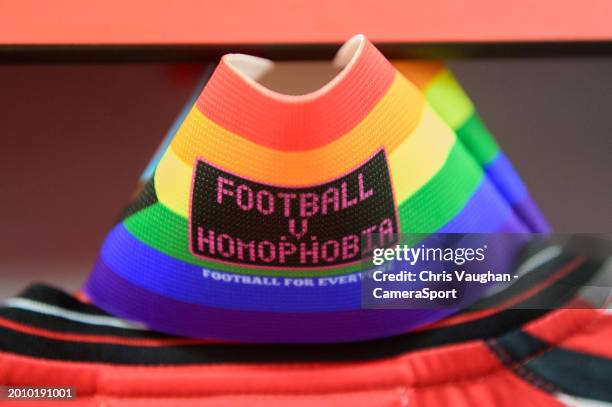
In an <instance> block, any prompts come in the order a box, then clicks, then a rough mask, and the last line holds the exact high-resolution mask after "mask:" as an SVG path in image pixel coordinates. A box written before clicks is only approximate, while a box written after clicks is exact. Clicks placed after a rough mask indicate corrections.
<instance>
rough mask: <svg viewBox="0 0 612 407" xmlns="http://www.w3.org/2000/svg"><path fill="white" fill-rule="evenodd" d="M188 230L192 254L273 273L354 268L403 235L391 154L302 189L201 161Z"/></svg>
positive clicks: (194, 186)
mask: <svg viewBox="0 0 612 407" xmlns="http://www.w3.org/2000/svg"><path fill="white" fill-rule="evenodd" d="M189 227H190V229H189V234H190V236H189V245H190V250H191V252H192V254H193V255H195V256H199V257H205V258H208V259H211V260H220V261H224V262H230V263H236V264H245V265H250V266H260V267H271V268H274V267H280V268H325V267H331V266H340V265H345V264H349V263H355V262H358V261H361V260H363V259H364V258H365V257H367V256H368V255H369V254H370V253H371V251H372V250H373V249H374V248H375V247H381V246H387V245H389V244H392V243H394V242H395V240H396V237H397V234H398V232H399V231H398V221H397V211H396V208H395V201H394V197H393V188H392V185H391V179H390V176H389V169H388V166H387V159H386V155H385V152H384V150H381V151H379V152H378V153H377V154H375V155H374V156H373V157H372V158H370V159H369V160H368V161H367V162H366V163H364V164H363V165H361V166H360V167H358V168H356V169H355V170H353V171H352V172H350V173H348V174H347V175H344V176H342V177H340V178H337V179H334V180H332V181H330V182H327V183H324V184H318V185H313V186H310V187H301V188H286V187H279V186H275V185H267V184H262V183H258V182H254V181H251V180H248V179H245V178H242V177H240V176H237V175H234V174H231V173H228V172H226V171H223V170H221V169H219V168H217V167H215V166H213V165H211V164H209V163H207V162H206V161H204V160H202V159H198V160H197V161H196V168H195V172H194V180H193V183H192V196H191V208H190V215H189Z"/></svg>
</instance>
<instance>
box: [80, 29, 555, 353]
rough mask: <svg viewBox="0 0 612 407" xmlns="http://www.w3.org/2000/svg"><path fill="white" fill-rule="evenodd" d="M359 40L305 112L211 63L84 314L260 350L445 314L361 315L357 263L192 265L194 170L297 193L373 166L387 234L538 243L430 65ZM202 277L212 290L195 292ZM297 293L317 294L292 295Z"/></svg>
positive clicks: (527, 206) (519, 196)
mask: <svg viewBox="0 0 612 407" xmlns="http://www.w3.org/2000/svg"><path fill="white" fill-rule="evenodd" d="M357 39H358V40H359V41H360V43H359V48H358V50H357V52H356V53H355V56H354V57H353V58H352V59H351V61H350V62H349V63H348V65H347V66H346V67H345V68H344V70H343V71H342V72H341V73H340V74H339V75H338V76H337V77H336V78H335V79H334V80H332V82H330V84H329V85H326V86H325V87H324V88H323V89H322V90H321V91H317V92H315V93H313V94H309V95H306V96H296V97H283V96H278V95H274V94H272V93H271V92H270V91H268V90H266V89H262V87H261V86H260V85H258V84H255V83H254V81H252V80H248V79H245V77H244V74H241V73H238V72H237V68H236V66H234V65H233V64H232V62H231V61H232V59H231V56H226V57H224V58H223V59H222V60H221V62H220V64H219V65H218V67H217V68H216V70H215V72H214V73H213V75H212V77H211V78H210V80H209V81H208V83H207V85H206V86H205V88H204V90H203V92H202V93H201V95H200V96H199V98H198V99H197V101H196V102H195V104H194V105H193V106H192V107H191V109H190V110H189V112H188V113H187V114H186V115H185V118H184V120H183V122H182V125H180V126H178V127H177V129H176V132H175V134H173V135H172V140H171V142H170V144H169V146H168V147H167V148H165V152H164V153H163V155H161V158H160V159H159V162H158V163H157V162H156V161H155V163H156V166H155V170H154V173H153V175H152V177H151V178H149V179H148V180H147V183H146V184H145V186H144V187H143V189H142V192H141V193H140V196H139V197H138V198H137V200H136V201H135V202H134V203H133V204H132V205H131V207H130V208H128V210H127V211H126V213H125V214H126V216H125V217H124V218H123V219H122V220H121V222H120V223H119V224H117V225H116V226H115V227H114V228H113V229H112V230H111V232H110V233H109V235H108V237H107V239H106V241H105V243H104V245H103V247H102V249H101V251H100V256H99V258H98V261H97V263H96V266H95V269H94V271H93V273H92V276H91V278H90V280H89V282H88V283H87V285H86V289H85V291H86V293H87V294H88V295H89V296H90V297H91V299H92V300H93V301H94V302H95V303H96V304H97V305H99V306H100V307H102V308H103V309H105V310H107V311H109V312H112V313H114V314H116V315H119V316H122V317H125V318H128V319H131V320H136V321H139V322H142V323H145V324H147V325H148V326H151V327H153V328H155V329H158V330H161V331H165V332H169V333H174V334H180V335H189V336H197V337H207V338H224V339H231V340H247V341H258V342H262V341H265V342H270V341H271V342H311V341H315V342H321V341H323V342H330V341H350V340H357V339H367V338H371V337H379V336H384V335H391V334H397V333H400V332H405V331H406V330H409V329H411V328H414V327H417V326H419V325H422V324H423V323H426V322H430V321H432V320H437V319H439V318H441V317H443V316H444V315H446V314H448V313H450V312H454V310H450V309H449V310H435V311H434V310H428V311H420V312H417V311H414V312H407V311H403V312H398V311H391V310H389V311H385V312H373V311H371V310H362V309H360V284H359V278H358V273H359V272H360V271H361V268H362V265H361V264H359V263H346V264H339V265H335V266H334V267H318V266H316V265H311V266H308V267H301V268H291V267H287V268H283V267H280V268H279V267H266V266H265V265H264V266H262V265H255V264H248V263H246V264H245V263H244V262H243V263H239V262H232V261H221V260H219V259H216V258H210V257H202V256H198V255H194V252H193V246H192V245H191V243H190V236H191V238H192V239H193V235H191V230H190V221H191V218H190V217H191V216H192V214H191V212H190V211H191V206H190V205H191V204H192V199H193V193H194V192H193V191H194V190H195V189H194V188H195V180H194V179H195V176H196V172H197V171H196V166H197V165H198V164H197V163H198V162H200V161H199V160H205V161H206V162H207V163H209V164H210V165H211V166H214V167H216V168H220V169H222V170H224V171H227V172H228V173H230V174H233V175H236V176H239V177H242V178H244V179H248V180H251V181H253V182H256V183H259V184H262V185H271V186H282V187H284V188H308V187H311V186H317V185H322V184H325V183H328V182H330V180H336V179H340V178H341V177H343V176H346V174H349V173H351V171H354V170H355V169H356V168H360V165H363V163H364V162H366V161H367V160H368V159H369V158H370V157H373V156H374V155H375V154H377V152H380V151H383V152H384V156H385V159H386V165H387V168H388V173H389V178H390V186H389V188H390V190H391V191H388V192H389V193H392V196H393V203H394V206H395V208H396V214H397V220H398V230H394V232H401V233H408V234H414V233H426V234H429V233H458V232H461V233H470V232H478V233H541V232H547V231H548V225H547V224H546V221H545V220H544V218H543V217H542V215H541V214H540V212H539V211H538V209H537V207H536V205H535V204H534V202H533V200H532V199H531V197H530V196H529V194H528V193H527V189H526V188H525V186H524V184H523V183H522V182H521V180H520V178H519V177H518V175H517V174H516V172H515V171H514V169H513V168H512V166H511V164H510V162H509V161H508V159H507V157H506V156H505V155H504V154H503V153H502V152H501V151H500V149H499V146H498V145H497V143H496V142H495V141H494V139H493V138H492V136H491V135H490V134H489V132H488V130H487V129H486V127H485V126H484V124H483V123H482V122H481V120H480V118H479V117H478V114H477V113H476V112H475V110H474V107H473V105H472V103H471V102H470V100H469V98H468V97H467V96H466V95H465V93H464V92H463V91H462V89H461V87H460V86H459V85H458V84H457V82H456V81H455V80H454V78H453V76H452V74H451V73H450V72H449V71H448V70H447V69H446V68H444V67H443V66H442V65H439V64H435V63H430V62H406V61H397V62H395V63H393V64H391V63H390V62H388V61H387V60H386V59H385V58H384V57H383V56H382V55H381V54H380V53H379V52H378V51H377V50H376V48H375V47H374V46H373V45H372V44H371V43H369V42H368V41H367V40H365V39H363V38H359V37H358V38H357ZM352 41H353V42H354V41H355V40H352ZM341 52H342V51H341ZM150 172H151V171H149V173H150ZM146 178H147V177H145V179H146ZM380 185H382V184H380ZM362 192H363V191H362ZM239 221H240V219H236V218H234V217H228V218H226V219H220V220H219V222H221V223H223V222H226V223H228V224H230V223H231V224H236V223H237V222H239ZM352 221H353V220H348V221H345V222H348V223H347V224H346V225H335V226H334V227H340V228H342V227H348V228H350V227H351V224H350V223H351V222H352ZM381 225H382V224H381ZM239 226H240V225H239V224H238V225H237V227H239ZM381 230H382V226H381ZM198 236H199V237H198V238H200V237H201V236H200V235H198ZM231 244H232V245H234V244H238V243H235V242H234V241H232V242H231ZM298 244H299V242H298V241H296V242H295V247H298ZM232 247H233V246H232ZM279 247H280V246H279ZM300 247H301V246H300ZM330 247H331V246H330ZM343 250H344V246H343ZM207 272H208V273H214V274H212V275H213V276H216V278H213V279H210V278H209V279H205V278H203V277H202V275H203V273H207ZM247 277H250V278H247ZM305 277H311V278H314V279H315V280H314V281H315V287H313V288H311V289H304V288H303V287H297V286H296V284H295V279H300V278H305ZM278 285H280V286H281V287H278ZM160 309H161V310H160ZM296 313H298V314H296ZM245 326H249V329H245Z"/></svg>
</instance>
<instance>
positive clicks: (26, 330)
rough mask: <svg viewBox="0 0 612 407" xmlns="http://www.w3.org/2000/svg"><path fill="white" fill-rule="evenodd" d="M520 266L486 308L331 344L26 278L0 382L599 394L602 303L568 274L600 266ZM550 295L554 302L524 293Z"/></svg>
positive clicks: (503, 396)
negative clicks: (147, 319) (196, 321)
mask: <svg viewBox="0 0 612 407" xmlns="http://www.w3.org/2000/svg"><path fill="white" fill-rule="evenodd" d="M518 267H519V269H520V270H523V271H524V272H528V274H525V275H524V277H523V278H521V279H520V280H519V281H518V282H517V283H516V284H515V285H513V286H512V288H511V289H509V290H506V291H504V292H501V293H498V294H495V295H493V296H490V297H487V298H484V299H483V300H482V301H486V302H487V304H488V305H489V307H487V308H486V309H480V310H466V311H463V312H461V313H459V314H457V315H455V316H453V317H451V318H447V319H444V320H441V321H438V322H437V323H435V324H432V325H428V326H426V327H423V328H422V329H419V330H417V331H414V332H410V333H407V334H404V335H400V336H394V337H388V338H382V339H378V340H372V341H366V342H353V343H342V344H282V345H279V344H273V345H270V344H237V343H223V342H218V341H210V340H198V339H190V338H181V337H174V336H169V335H164V334H161V333H157V332H151V331H147V330H143V329H142V328H141V327H139V326H134V325H131V324H128V323H126V322H125V321H123V320H120V319H118V318H115V317H113V316H110V315H108V314H106V313H104V312H103V311H101V310H100V309H98V308H96V307H95V306H92V305H91V304H87V303H83V302H81V301H79V300H77V299H76V298H74V297H72V296H70V295H68V294H66V293H64V292H62V291H59V290H56V289H53V288H51V287H47V286H33V287H30V288H29V289H28V290H26V291H25V292H23V293H22V294H20V295H19V296H17V297H14V298H11V299H8V300H7V301H5V303H4V304H3V305H2V306H1V307H0V385H3V386H70V387H75V389H76V394H77V398H76V400H74V401H72V402H71V403H69V405H76V406H101V405H105V406H139V405H143V406H144V405H147V406H164V405H173V406H196V405H197V406H220V405H223V406H244V405H249V406H287V405H291V406H310V405H325V406H346V405H351V406H353V405H355V406H405V405H409V406H449V405H452V406H475V405H482V406H516V405H526V406H559V405H568V406H576V405H581V406H582V405H588V406H590V405H593V406H600V405H601V406H603V405H610V403H612V387H611V386H610V385H609V383H610V375H611V374H612V348H611V347H610V337H611V335H612V313H610V312H606V311H604V310H595V309H593V308H591V307H592V305H591V304H590V303H589V302H588V299H587V298H588V295H586V294H587V293H585V292H582V290H581V285H580V284H576V282H577V281H581V282H583V283H584V285H583V286H582V287H587V290H586V291H588V286H589V285H590V284H596V283H595V281H597V280H598V279H599V278H601V277H603V276H604V275H605V273H606V269H605V267H602V263H601V262H599V261H595V260H590V259H587V258H585V257H583V256H577V255H575V254H571V253H569V252H566V251H564V250H561V249H560V248H558V247H554V246H553V247H539V248H533V250H532V252H531V255H528V256H526V258H525V259H524V261H523V262H522V263H521V264H519V265H518ZM517 273H518V274H522V272H521V273H519V272H518V271H517ZM559 294H562V295H559ZM551 301H552V302H554V303H556V304H558V305H559V306H560V307H563V308H564V309H560V310H548V309H533V307H532V305H533V304H548V303H551ZM160 312H163V311H162V310H160ZM5 403H6V402H5ZM6 404H7V405H11V404H10V403H6ZM56 404H57V405H58V406H63V405H66V402H65V401H60V400H45V401H44V402H43V401H40V400H38V401H33V402H32V403H31V404H29V403H28V402H26V401H17V402H15V405H19V406H23V405H49V406H54V405H56ZM3 405H4V404H3Z"/></svg>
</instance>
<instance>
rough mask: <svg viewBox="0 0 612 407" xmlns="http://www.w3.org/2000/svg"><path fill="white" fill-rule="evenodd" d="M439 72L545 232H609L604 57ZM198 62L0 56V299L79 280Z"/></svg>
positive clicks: (469, 65)
mask: <svg viewBox="0 0 612 407" xmlns="http://www.w3.org/2000/svg"><path fill="white" fill-rule="evenodd" d="M450 66H451V68H452V69H453V71H454V72H455V74H456V75H457V77H458V78H459V80H460V82H461V83H462V84H463V86H464V87H465V88H466V90H467V91H468V93H469V94H470V96H471V97H472V99H473V101H474V103H475V104H476V106H477V108H478V110H479V112H480V114H481V115H482V117H483V118H484V120H485V122H486V123H487V124H488V126H489V128H490V129H491V131H492V132H493V134H494V135H495V136H496V138H497V139H498V141H499V142H500V144H501V146H502V148H503V149H504V150H505V151H506V152H507V154H508V155H509V157H510V159H511V160H512V161H513V163H514V165H515V167H516V168H517V169H518V171H519V173H520V174H521V175H522V177H523V179H524V180H525V182H526V184H527V186H528V187H529V189H530V191H531V193H532V195H533V196H534V198H535V200H536V202H538V203H539V205H540V207H541V208H542V209H543V211H544V213H545V214H546V215H547V217H548V219H549V220H550V222H551V224H552V226H553V228H554V230H555V231H557V232H560V233H572V232H602V233H609V232H611V231H612V216H611V215H610V207H611V203H612V179H611V176H610V173H611V170H612V165H611V164H610V159H611V153H612V135H611V134H610V133H612V125H611V124H610V121H611V119H612V107H611V106H612V104H611V99H612V78H611V73H612V58H609V57H605V58H586V59H585V58H581V59H561V58H552V59H535V58H534V59H497V60H495V59H476V60H457V61H454V62H451V63H450ZM200 70H201V67H199V66H186V65H164V64H133V65H129V64H117V65H113V64H106V65H102V64H100V65H97V64H95V65H94V64H83V65H23V66H20V65H0V148H1V155H0V157H1V158H0V202H1V204H0V209H1V210H0V273H1V275H0V298H4V297H6V296H8V295H11V294H15V293H16V292H17V291H19V290H20V289H21V288H23V287H25V285H27V284H28V282H31V281H35V280H42V281H46V282H49V283H52V284H54V285H57V286H60V287H64V288H67V289H70V290H74V289H77V288H78V287H79V285H80V283H81V282H82V281H83V279H84V278H85V276H86V275H87V273H88V272H89V268H90V267H91V265H92V262H93V260H94V257H95V255H96V251H97V249H98V247H99V246H100V244H101V242H102V239H103V238H104V235H105V233H106V231H107V230H108V229H109V227H110V226H111V225H112V224H113V223H114V221H115V220H116V218H117V216H118V214H119V213H120V211H121V209H122V208H123V207H124V205H125V204H126V202H127V201H128V200H129V198H130V196H131V194H132V192H133V190H134V188H135V185H136V182H137V180H138V177H139V176H140V174H141V172H142V170H143V169H144V167H145V166H146V164H147V162H148V160H149V158H150V157H151V156H152V154H153V152H154V151H155V149H156V147H157V145H158V144H159V142H160V141H161V139H162V137H163V135H164V133H165V132H166V130H167V129H168V127H169V126H170V125H171V123H172V121H173V119H174V118H175V116H176V114H177V113H178V112H179V111H180V109H181V107H182V105H183V103H184V102H185V101H186V100H187V99H188V98H189V95H190V93H191V90H192V89H193V87H194V86H195V85H196V83H197V81H198V72H199V71H200Z"/></svg>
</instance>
